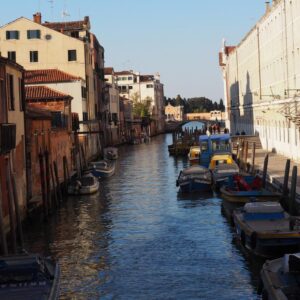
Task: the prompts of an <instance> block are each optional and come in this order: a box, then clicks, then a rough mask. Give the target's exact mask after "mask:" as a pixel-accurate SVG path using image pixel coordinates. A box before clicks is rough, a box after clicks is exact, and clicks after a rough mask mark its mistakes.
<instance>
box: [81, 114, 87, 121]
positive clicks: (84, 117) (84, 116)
mask: <svg viewBox="0 0 300 300" xmlns="http://www.w3.org/2000/svg"><path fill="white" fill-rule="evenodd" d="M82 120H83V121H88V113H87V112H83V113H82Z"/></svg>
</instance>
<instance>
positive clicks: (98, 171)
mask: <svg viewBox="0 0 300 300" xmlns="http://www.w3.org/2000/svg"><path fill="white" fill-rule="evenodd" d="M88 167H89V171H90V172H91V173H92V174H93V175H94V176H95V177H98V178H99V177H102V178H104V177H110V176H112V175H113V174H114V173H115V163H114V162H111V161H109V160H106V159H104V160H99V161H94V162H90V163H89V164H88Z"/></svg>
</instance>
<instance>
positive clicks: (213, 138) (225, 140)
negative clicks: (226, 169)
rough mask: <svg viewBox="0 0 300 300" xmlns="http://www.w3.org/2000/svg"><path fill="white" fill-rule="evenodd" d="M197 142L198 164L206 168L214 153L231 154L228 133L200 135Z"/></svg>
mask: <svg viewBox="0 0 300 300" xmlns="http://www.w3.org/2000/svg"><path fill="white" fill-rule="evenodd" d="M199 144H200V156H199V164H200V165H201V166H204V167H206V168H208V167H209V164H210V161H211V158H212V156H213V155H214V154H221V153H228V154H231V151H232V148H231V140H230V135H229V134H214V135H200V137H199Z"/></svg>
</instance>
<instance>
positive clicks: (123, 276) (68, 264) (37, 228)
mask: <svg viewBox="0 0 300 300" xmlns="http://www.w3.org/2000/svg"><path fill="white" fill-rule="evenodd" d="M171 143H172V140H171V135H170V134H169V135H161V136H158V137H155V138H152V140H151V142H150V143H149V144H141V145H135V146H124V147H121V148H120V159H119V160H118V161H117V168H116V174H115V176H113V177H111V178H109V179H106V180H102V181H101V192H100V193H98V194H96V195H93V196H85V197H70V198H68V199H66V200H65V201H64V203H63V204H62V206H61V208H60V209H59V210H58V211H57V212H56V213H55V214H54V215H53V216H52V217H51V218H50V220H49V221H48V222H47V223H42V222H40V221H37V220H32V224H31V227H30V230H29V229H27V230H25V231H26V248H27V250H29V251H31V252H40V253H43V254H47V255H52V256H53V257H55V258H57V259H59V262H60V265H61V271H62V274H61V277H62V278H61V299H260V297H259V296H258V295H257V286H258V278H259V269H260V267H261V263H260V262H257V261H256V260H255V259H254V258H252V257H250V256H249V255H248V254H247V253H244V252H243V251H242V249H241V248H240V247H239V245H238V244H237V243H236V242H235V239H234V235H233V231H232V228H231V226H230V224H229V223H228V222H227V220H226V219H225V217H224V216H223V215H222V213H221V199H219V198H217V197H216V195H213V194H193V195H188V196H183V195H181V194H180V193H178V188H177V187H176V185H175V182H176V179H177V176H178V173H179V172H180V170H181V169H182V168H183V167H185V166H186V165H187V161H186V160H182V159H176V158H174V157H171V156H169V153H168V147H167V146H168V144H171ZM28 228H29V227H28Z"/></svg>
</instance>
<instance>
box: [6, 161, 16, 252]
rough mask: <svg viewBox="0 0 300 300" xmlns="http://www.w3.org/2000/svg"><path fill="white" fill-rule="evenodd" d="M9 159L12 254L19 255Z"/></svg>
mask: <svg viewBox="0 0 300 300" xmlns="http://www.w3.org/2000/svg"><path fill="white" fill-rule="evenodd" d="M9 159H10V158H8V159H6V161H5V162H6V166H5V167H6V186H7V199H8V212H9V223H10V234H11V245H12V253H13V254H15V253H17V236H16V223H15V216H14V200H13V189H12V184H11V175H10V168H9V164H10V162H9Z"/></svg>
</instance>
